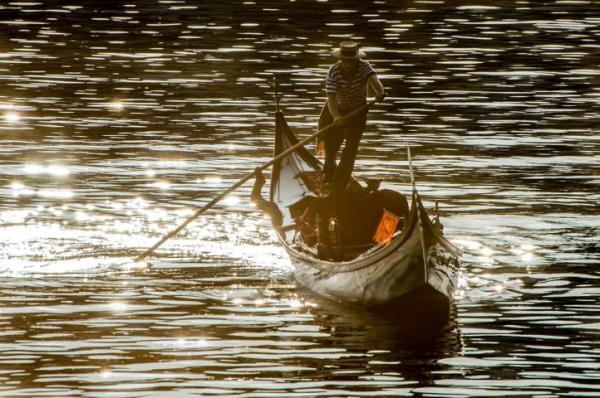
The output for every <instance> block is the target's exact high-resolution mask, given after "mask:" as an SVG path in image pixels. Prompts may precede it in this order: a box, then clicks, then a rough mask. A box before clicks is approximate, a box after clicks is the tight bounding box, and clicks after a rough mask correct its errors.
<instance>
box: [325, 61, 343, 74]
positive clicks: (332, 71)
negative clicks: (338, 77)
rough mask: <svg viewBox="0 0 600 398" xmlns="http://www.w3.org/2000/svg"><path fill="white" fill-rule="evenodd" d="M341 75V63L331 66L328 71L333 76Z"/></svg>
mask: <svg viewBox="0 0 600 398" xmlns="http://www.w3.org/2000/svg"><path fill="white" fill-rule="evenodd" d="M337 73H340V63H339V62H336V63H335V64H333V65H331V66H330V67H329V70H328V71H327V74H328V75H330V76H331V75H333V74H337Z"/></svg>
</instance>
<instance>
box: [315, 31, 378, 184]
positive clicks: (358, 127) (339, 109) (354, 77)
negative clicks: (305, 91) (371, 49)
mask: <svg viewBox="0 0 600 398" xmlns="http://www.w3.org/2000/svg"><path fill="white" fill-rule="evenodd" d="M333 55H334V56H336V57H338V58H339V61H338V62H337V63H335V64H334V65H333V66H331V68H329V72H328V73H327V81H326V92H327V102H326V103H325V106H323V110H322V111H321V115H320V116H319V126H318V128H319V130H320V129H322V128H324V127H326V126H327V125H329V124H331V123H333V124H334V125H335V126H336V127H335V128H333V129H332V130H330V131H328V132H327V133H326V134H325V137H324V144H325V166H324V174H325V175H324V182H325V183H326V184H330V186H332V187H338V188H345V187H346V185H347V184H348V182H349V181H350V176H351V175H352V169H353V168H354V160H355V158H356V152H357V150H358V143H359V142H360V139H361V137H362V134H363V131H364V130H365V127H366V122H367V110H365V111H364V112H361V113H360V114H358V115H356V116H353V117H351V118H350V119H349V120H345V121H344V120H342V117H343V116H344V115H347V114H348V113H350V112H352V111H353V110H355V109H357V108H359V107H361V106H362V105H364V104H365V103H366V102H367V86H370V87H371V88H372V89H373V90H374V91H375V95H376V99H377V101H381V100H383V98H384V97H385V90H384V88H383V85H382V84H381V82H380V81H379V79H378V78H377V74H376V73H375V71H374V70H373V68H372V67H371V65H370V64H369V63H368V62H367V61H364V60H362V59H361V58H364V57H365V56H366V55H365V53H364V52H362V51H360V50H359V48H358V43H356V42H353V41H343V42H341V43H340V48H339V49H337V50H335V51H334V52H333ZM344 140H345V141H346V144H345V145H344V149H343V150H342V155H341V158H340V163H339V165H336V156H337V152H338V151H339V149H340V147H341V145H342V143H343V142H344Z"/></svg>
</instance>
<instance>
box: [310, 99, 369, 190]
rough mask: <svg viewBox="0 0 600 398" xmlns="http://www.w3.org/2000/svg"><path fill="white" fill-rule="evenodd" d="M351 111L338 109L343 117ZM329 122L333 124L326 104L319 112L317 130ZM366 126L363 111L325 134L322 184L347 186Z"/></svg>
mask: <svg viewBox="0 0 600 398" xmlns="http://www.w3.org/2000/svg"><path fill="white" fill-rule="evenodd" d="M352 110H353V109H348V110H342V109H340V113H341V114H342V116H344V115H346V114H348V113H350V112H352ZM331 122H333V117H332V116H331V113H330V112H329V107H328V106H327V102H326V103H325V106H323V109H322V110H321V115H320V116H319V125H318V128H319V130H321V129H322V128H324V127H326V126H328V125H329V124H331ZM366 126H367V110H366V109H365V111H364V112H360V113H359V114H358V115H355V116H352V117H351V118H350V119H348V120H346V122H345V123H344V124H343V125H341V126H340V127H338V128H335V129H333V130H329V131H328V132H327V133H325V137H324V139H325V166H324V167H323V171H324V182H326V183H333V184H336V185H340V186H346V184H348V182H349V181H350V176H351V175H352V170H353V169H354V160H355V159H356V153H357V151H358V144H359V142H360V139H361V137H362V134H363V131H365V127H366ZM344 140H345V141H346V144H345V145H344V149H343V150H342V155H341V157H340V163H339V165H338V164H336V157H337V153H338V151H339V149H340V147H341V146H342V143H343V142H344Z"/></svg>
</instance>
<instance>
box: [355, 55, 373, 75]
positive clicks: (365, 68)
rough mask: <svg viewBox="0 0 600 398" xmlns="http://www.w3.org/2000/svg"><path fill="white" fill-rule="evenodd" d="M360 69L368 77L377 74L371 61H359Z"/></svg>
mask: <svg viewBox="0 0 600 398" xmlns="http://www.w3.org/2000/svg"><path fill="white" fill-rule="evenodd" d="M358 69H359V70H360V71H361V72H362V73H363V74H365V75H367V76H369V75H372V74H374V73H375V69H373V67H372V66H371V64H370V63H369V61H365V60H363V59H359V60H358Z"/></svg>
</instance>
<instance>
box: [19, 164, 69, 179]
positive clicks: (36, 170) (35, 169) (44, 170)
mask: <svg viewBox="0 0 600 398" xmlns="http://www.w3.org/2000/svg"><path fill="white" fill-rule="evenodd" d="M23 170H24V171H25V173H27V174H48V175H51V176H55V177H66V176H68V175H69V174H70V173H71V172H70V171H69V169H67V168H66V167H64V166H58V165H52V166H40V165H38V164H28V165H25V167H24V169H23Z"/></svg>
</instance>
